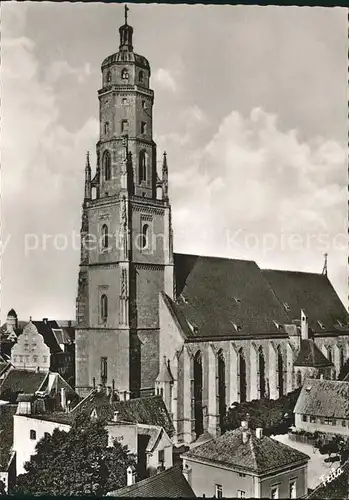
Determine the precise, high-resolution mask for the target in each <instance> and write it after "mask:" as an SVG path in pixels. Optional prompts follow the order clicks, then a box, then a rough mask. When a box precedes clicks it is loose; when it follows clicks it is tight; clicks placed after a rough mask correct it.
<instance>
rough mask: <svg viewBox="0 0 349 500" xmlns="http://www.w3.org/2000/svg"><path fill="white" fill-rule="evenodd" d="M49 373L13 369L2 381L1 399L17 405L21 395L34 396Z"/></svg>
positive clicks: (0, 383)
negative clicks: (18, 397)
mask: <svg viewBox="0 0 349 500" xmlns="http://www.w3.org/2000/svg"><path fill="white" fill-rule="evenodd" d="M46 376H47V373H44V372H33V371H28V370H18V369H12V370H10V371H9V372H8V374H7V375H6V378H5V379H4V380H3V381H0V399H3V400H4V401H10V402H13V403H15V402H16V401H17V396H18V394H20V393H25V394H34V393H35V392H36V391H38V390H39V389H40V386H41V385H42V383H43V382H44V380H45V378H46Z"/></svg>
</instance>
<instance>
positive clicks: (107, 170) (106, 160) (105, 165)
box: [103, 151, 111, 181]
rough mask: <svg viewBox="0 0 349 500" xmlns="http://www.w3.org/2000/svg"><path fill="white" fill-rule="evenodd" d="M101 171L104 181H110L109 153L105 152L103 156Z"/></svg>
mask: <svg viewBox="0 0 349 500" xmlns="http://www.w3.org/2000/svg"><path fill="white" fill-rule="evenodd" d="M103 170H104V179H105V180H106V181H109V180H110V179H111V156H110V153H109V151H105V152H104V154H103Z"/></svg>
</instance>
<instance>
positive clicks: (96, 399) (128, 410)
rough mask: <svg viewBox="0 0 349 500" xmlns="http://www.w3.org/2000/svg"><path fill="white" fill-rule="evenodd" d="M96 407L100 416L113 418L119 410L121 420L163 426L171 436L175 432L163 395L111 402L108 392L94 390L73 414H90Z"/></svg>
mask: <svg viewBox="0 0 349 500" xmlns="http://www.w3.org/2000/svg"><path fill="white" fill-rule="evenodd" d="M94 409H96V411H97V415H98V416H99V417H105V418H106V419H108V420H112V418H113V415H114V411H118V412H119V419H120V420H124V421H126V422H134V423H139V424H148V425H157V426H160V427H163V428H164V429H165V431H166V432H167V434H168V435H169V436H170V437H171V436H172V435H173V432H174V428H173V424H172V421H171V417H170V415H169V413H168V411H167V408H166V406H165V403H164V401H163V399H162V397H161V396H149V397H146V398H136V399H129V400H128V401H113V402H112V403H110V397H109V396H107V394H105V393H103V392H98V391H96V390H93V391H92V392H91V393H90V394H89V395H88V396H87V397H86V398H85V399H84V400H82V401H81V403H80V404H78V405H77V406H76V407H75V408H74V409H73V410H72V411H71V414H78V413H86V414H88V415H90V414H91V413H92V411H93V410H94Z"/></svg>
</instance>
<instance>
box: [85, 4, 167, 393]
mask: <svg viewBox="0 0 349 500" xmlns="http://www.w3.org/2000/svg"><path fill="white" fill-rule="evenodd" d="M127 12H128V8H127V7H125V24H124V25H123V26H121V27H120V29H119V33H120V46H119V51H118V52H116V53H115V54H113V55H111V56H109V57H107V58H106V59H105V60H104V61H103V63H102V68H101V69H102V88H101V89H100V90H99V91H98V99H99V109H100V111H99V121H100V132H99V141H98V142H97V145H96V152H97V165H96V173H95V175H94V176H92V173H91V165H90V159H89V155H87V159H86V166H85V195H84V202H83V206H82V225H81V258H80V270H79V279H78V295H77V303H76V314H77V331H76V389H77V391H78V392H79V393H80V394H81V395H82V396H83V395H86V394H87V393H88V392H89V391H90V390H91V389H92V387H94V386H95V385H98V384H102V385H105V386H112V385H114V386H115V388H116V389H118V390H119V391H127V392H128V393H129V394H130V395H131V397H137V396H139V395H142V394H147V393H149V391H152V390H153V389H154V387H155V379H156V377H157V375H158V367H159V353H158V345H159V344H158V342H159V339H158V335H159V318H158V316H159V293H160V292H161V291H165V292H166V293H167V294H168V295H170V296H171V297H172V295H173V250H172V226H171V207H170V204H169V198H168V167H167V157H166V153H164V155H163V159H162V175H161V178H160V176H159V175H158V173H157V159H156V144H155V143H154V141H153V104H154V92H153V90H151V88H150V75H151V71H150V65H149V62H148V61H147V59H146V58H145V57H143V56H140V55H138V54H136V53H135V52H134V51H133V28H132V27H131V26H130V25H129V24H128V21H127Z"/></svg>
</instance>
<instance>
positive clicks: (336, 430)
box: [295, 413, 349, 436]
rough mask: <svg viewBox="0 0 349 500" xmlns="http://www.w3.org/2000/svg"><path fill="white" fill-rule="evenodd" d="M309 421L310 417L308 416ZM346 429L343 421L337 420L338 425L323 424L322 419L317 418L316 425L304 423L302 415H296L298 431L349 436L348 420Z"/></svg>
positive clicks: (348, 420)
mask: <svg viewBox="0 0 349 500" xmlns="http://www.w3.org/2000/svg"><path fill="white" fill-rule="evenodd" d="M307 418H308V420H309V416H307ZM346 424H347V425H346V427H343V426H342V419H337V420H336V425H331V424H329V425H328V424H324V423H321V419H320V417H317V421H316V422H314V423H311V422H309V421H308V422H303V420H302V415H301V414H299V413H296V414H295V427H296V428H297V429H304V430H305V431H307V432H315V431H319V432H325V433H328V434H341V435H342V436H349V419H347V420H346Z"/></svg>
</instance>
